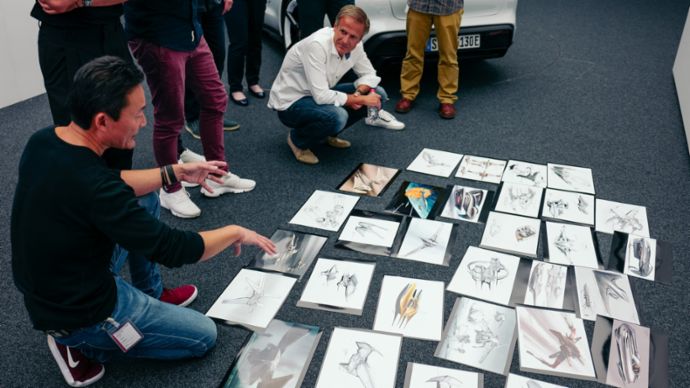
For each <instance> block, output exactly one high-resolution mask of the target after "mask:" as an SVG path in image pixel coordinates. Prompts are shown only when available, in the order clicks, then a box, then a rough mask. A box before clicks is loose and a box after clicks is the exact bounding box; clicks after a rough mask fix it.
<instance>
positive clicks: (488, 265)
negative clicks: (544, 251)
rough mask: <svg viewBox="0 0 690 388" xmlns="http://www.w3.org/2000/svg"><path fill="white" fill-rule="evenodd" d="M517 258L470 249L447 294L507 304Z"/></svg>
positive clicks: (480, 249) (459, 266) (474, 248)
mask: <svg viewBox="0 0 690 388" xmlns="http://www.w3.org/2000/svg"><path fill="white" fill-rule="evenodd" d="M519 265H520V258H519V257H517V256H513V255H507V254H505V253H498V252H494V251H489V250H486V249H482V248H477V247H473V246H470V247H468V248H467V251H466V252H465V256H463V258H462V261H461V262H460V265H458V269H457V270H456V271H455V275H453V279H451V281H450V283H448V288H447V289H448V291H451V292H455V293H458V294H463V295H467V296H472V297H475V298H480V299H484V300H488V301H490V302H495V303H500V304H503V305H508V304H509V303H510V295H511V293H512V292H513V286H514V284H515V275H516V274H517V269H518V266H519Z"/></svg>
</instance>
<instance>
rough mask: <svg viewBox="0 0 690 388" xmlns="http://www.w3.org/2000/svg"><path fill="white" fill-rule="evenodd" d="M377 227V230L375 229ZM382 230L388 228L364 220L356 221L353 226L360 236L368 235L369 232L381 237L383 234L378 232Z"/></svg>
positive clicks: (385, 230) (384, 230) (386, 230)
mask: <svg viewBox="0 0 690 388" xmlns="http://www.w3.org/2000/svg"><path fill="white" fill-rule="evenodd" d="M377 229H378V231H377ZM380 231H382V232H388V228H385V227H383V226H381V225H376V224H374V223H373V222H366V221H359V222H357V225H356V226H355V232H357V233H358V234H359V235H360V236H362V237H365V238H367V237H370V236H368V235H369V234H373V235H374V236H376V237H378V238H380V239H383V238H384V237H383V235H382V234H381V233H380Z"/></svg>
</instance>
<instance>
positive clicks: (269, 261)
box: [251, 229, 328, 277]
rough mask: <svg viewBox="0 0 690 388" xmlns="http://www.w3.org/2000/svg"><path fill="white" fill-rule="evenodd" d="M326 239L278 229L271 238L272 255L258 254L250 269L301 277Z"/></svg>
mask: <svg viewBox="0 0 690 388" xmlns="http://www.w3.org/2000/svg"><path fill="white" fill-rule="evenodd" d="M326 240H328V238H327V237H323V236H316V235H313V234H307V233H300V232H295V231H291V230H283V229H278V230H276V231H275V233H273V236H271V241H273V243H274V244H275V245H276V249H277V252H276V254H274V255H270V254H268V253H264V252H260V253H259V254H257V256H256V260H255V261H254V262H253V263H252V264H251V266H252V267H255V268H261V269H265V270H270V271H277V272H283V273H289V274H293V275H298V276H300V277H301V276H302V275H304V273H305V272H307V269H308V268H309V266H310V265H311V263H312V262H313V261H314V259H315V258H316V256H317V255H318V254H319V251H320V250H321V248H322V247H323V245H324V244H325V243H326Z"/></svg>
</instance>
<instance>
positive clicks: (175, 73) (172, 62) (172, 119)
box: [129, 39, 222, 192]
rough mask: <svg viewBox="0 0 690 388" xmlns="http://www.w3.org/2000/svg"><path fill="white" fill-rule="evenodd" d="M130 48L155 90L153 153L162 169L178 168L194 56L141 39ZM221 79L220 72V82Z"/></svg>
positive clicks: (175, 187) (171, 188)
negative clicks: (189, 64)
mask: <svg viewBox="0 0 690 388" xmlns="http://www.w3.org/2000/svg"><path fill="white" fill-rule="evenodd" d="M129 46H130V49H131V50H132V54H133V55H134V57H135V58H136V59H137V62H138V63H139V66H141V68H142V69H143V70H144V73H145V74H146V82H147V83H148V85H149V89H150V90H151V97H152V103H153V108H154V109H153V153H154V155H155V157H156V163H158V165H159V166H165V165H168V164H175V163H177V156H178V145H177V141H178V137H179V135H180V131H181V130H182V126H183V125H184V113H183V110H184V89H185V78H186V76H185V67H186V64H187V61H188V60H189V58H190V56H191V54H190V53H187V52H181V51H174V50H170V49H167V48H165V47H160V46H156V45H155V44H153V43H149V42H147V41H144V40H141V39H135V40H131V41H130V42H129ZM209 57H210V53H209ZM209 60H210V58H209ZM214 71H215V68H214ZM217 76H218V73H217V72H216V78H217ZM218 82H220V81H218ZM221 129H222V128H221ZM181 188H182V185H181V184H180V183H176V184H174V185H171V186H169V187H165V190H166V191H168V192H177V191H179V190H180V189H181Z"/></svg>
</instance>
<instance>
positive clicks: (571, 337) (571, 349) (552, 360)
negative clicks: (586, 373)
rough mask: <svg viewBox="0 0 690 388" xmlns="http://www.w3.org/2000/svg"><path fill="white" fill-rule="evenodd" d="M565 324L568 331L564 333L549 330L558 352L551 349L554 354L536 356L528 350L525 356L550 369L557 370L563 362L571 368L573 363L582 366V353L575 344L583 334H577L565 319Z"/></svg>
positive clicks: (583, 363) (570, 323)
mask: <svg viewBox="0 0 690 388" xmlns="http://www.w3.org/2000/svg"><path fill="white" fill-rule="evenodd" d="M566 324H567V325H568V328H569V330H568V331H566V332H564V333H561V332H558V331H556V330H553V329H549V331H550V332H551V334H552V335H553V336H554V337H556V339H557V340H558V346H557V347H558V350H557V349H553V350H555V352H554V353H552V354H549V355H537V354H534V353H533V352H532V351H530V350H528V351H527V354H529V355H531V356H533V357H534V358H536V359H537V360H538V361H539V362H541V363H542V364H544V365H546V366H548V367H549V368H552V369H555V368H558V366H559V365H561V363H562V362H563V361H565V362H566V363H567V364H568V365H569V366H572V365H573V362H574V361H577V362H578V363H579V364H582V365H583V366H584V365H585V362H584V360H583V357H582V353H580V350H579V349H578V348H577V342H578V341H580V340H581V339H582V337H583V336H584V335H585V334H584V333H578V332H577V329H576V328H575V326H574V325H573V324H572V322H570V321H568V320H567V319H566ZM554 348H555V347H554ZM546 358H548V360H546Z"/></svg>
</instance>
